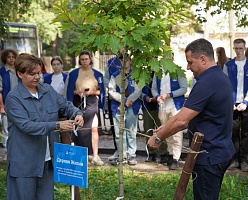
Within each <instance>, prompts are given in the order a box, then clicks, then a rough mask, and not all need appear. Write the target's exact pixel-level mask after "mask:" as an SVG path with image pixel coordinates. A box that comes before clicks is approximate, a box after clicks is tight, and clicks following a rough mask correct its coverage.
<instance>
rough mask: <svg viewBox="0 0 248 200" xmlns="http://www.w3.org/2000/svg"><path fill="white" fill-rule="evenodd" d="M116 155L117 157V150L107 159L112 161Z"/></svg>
mask: <svg viewBox="0 0 248 200" xmlns="http://www.w3.org/2000/svg"><path fill="white" fill-rule="evenodd" d="M118 157H119V153H118V151H115V152H114V154H113V155H112V156H110V157H108V160H109V161H112V160H115V159H116V158H118Z"/></svg>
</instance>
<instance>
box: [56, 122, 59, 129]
mask: <svg viewBox="0 0 248 200" xmlns="http://www.w3.org/2000/svg"><path fill="white" fill-rule="evenodd" d="M59 129H60V123H59V122H56V130H59Z"/></svg>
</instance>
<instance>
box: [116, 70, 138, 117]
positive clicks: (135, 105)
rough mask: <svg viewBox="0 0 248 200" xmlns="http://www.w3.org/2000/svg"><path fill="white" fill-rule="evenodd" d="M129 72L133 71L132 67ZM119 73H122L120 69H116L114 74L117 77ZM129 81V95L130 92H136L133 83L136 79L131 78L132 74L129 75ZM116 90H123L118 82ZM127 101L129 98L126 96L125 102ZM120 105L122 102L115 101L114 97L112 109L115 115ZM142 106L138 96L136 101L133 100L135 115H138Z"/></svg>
mask: <svg viewBox="0 0 248 200" xmlns="http://www.w3.org/2000/svg"><path fill="white" fill-rule="evenodd" d="M129 72H131V69H130V71H129ZM119 74H120V71H116V72H114V74H113V75H112V76H113V77H114V78H116V77H117V76H118V75H119ZM127 81H128V84H127V89H128V96H129V95H130V94H132V93H133V92H134V84H133V83H134V81H133V80H131V79H130V76H127ZM116 92H119V93H120V92H121V89H120V88H119V86H118V85H117V84H116ZM126 101H127V98H125V100H124V104H125V102H126ZM120 105H121V104H120V102H118V101H115V100H114V99H112V100H111V110H112V113H113V115H116V113H117V110H118V108H119V106H120ZM140 106H141V100H140V99H139V98H138V99H137V100H136V101H135V102H133V105H132V108H133V113H134V115H138V113H139V109H140Z"/></svg>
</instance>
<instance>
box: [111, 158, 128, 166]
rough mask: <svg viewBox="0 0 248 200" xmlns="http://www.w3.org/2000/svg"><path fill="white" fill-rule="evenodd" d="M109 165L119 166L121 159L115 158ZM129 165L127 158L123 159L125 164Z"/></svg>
mask: <svg viewBox="0 0 248 200" xmlns="http://www.w3.org/2000/svg"><path fill="white" fill-rule="evenodd" d="M109 163H110V164H111V165H118V164H119V163H120V162H119V158H115V159H113V160H109ZM125 163H127V159H126V158H123V164H125Z"/></svg>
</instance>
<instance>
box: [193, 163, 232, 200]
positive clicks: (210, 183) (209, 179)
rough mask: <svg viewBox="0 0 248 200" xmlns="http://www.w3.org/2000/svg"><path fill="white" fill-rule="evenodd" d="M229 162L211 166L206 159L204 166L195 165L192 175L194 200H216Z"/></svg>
mask: <svg viewBox="0 0 248 200" xmlns="http://www.w3.org/2000/svg"><path fill="white" fill-rule="evenodd" d="M231 162H232V160H230V161H227V162H225V163H220V164H216V165H211V164H210V161H209V159H208V161H207V164H206V165H197V164H195V166H194V169H193V173H192V178H193V180H194V181H193V192H194V199H195V200H209V199H211V200H218V198H219V193H220V188H221V184H222V180H223V177H224V174H225V172H226V170H227V168H228V167H229V166H230V164H231Z"/></svg>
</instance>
